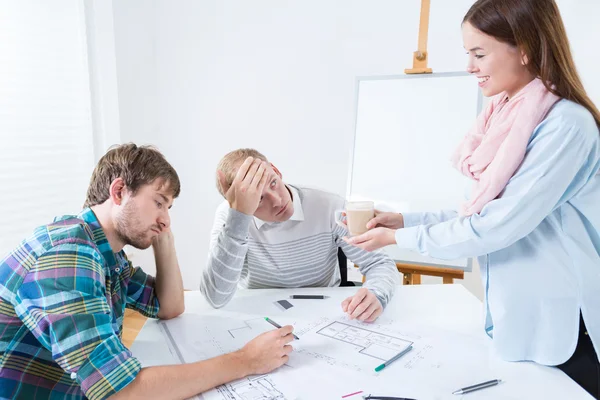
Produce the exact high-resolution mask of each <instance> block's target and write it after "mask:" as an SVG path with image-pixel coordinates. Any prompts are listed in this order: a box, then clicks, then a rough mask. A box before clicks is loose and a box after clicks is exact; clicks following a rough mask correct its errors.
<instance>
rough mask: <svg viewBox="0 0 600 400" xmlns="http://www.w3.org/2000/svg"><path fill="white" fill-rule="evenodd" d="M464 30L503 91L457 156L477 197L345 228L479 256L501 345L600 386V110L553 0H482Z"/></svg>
mask: <svg viewBox="0 0 600 400" xmlns="http://www.w3.org/2000/svg"><path fill="white" fill-rule="evenodd" d="M462 32H463V44H464V47H465V49H466V50H467V51H468V54H469V63H468V66H467V71H468V72H469V73H471V74H473V75H476V76H477V78H478V79H479V85H480V87H481V89H482V92H483V94H484V95H485V96H492V99H491V102H490V104H489V105H488V107H487V108H486V109H485V110H484V111H483V112H482V113H481V114H480V115H479V117H478V118H477V121H476V122H475V124H474V126H473V128H472V129H471V131H469V132H468V133H467V135H466V136H465V137H464V139H463V141H462V142H461V144H460V145H459V147H458V148H457V150H456V151H455V153H454V156H453V163H454V165H455V167H456V168H457V169H458V170H459V171H460V172H461V173H462V174H463V175H464V176H466V177H467V178H469V179H470V180H471V181H472V190H471V193H470V197H469V198H468V199H467V200H466V201H465V202H464V203H463V204H462V205H461V209H460V210H459V212H456V211H440V212H424V213H408V214H403V215H399V214H392V213H387V215H382V214H380V215H379V216H378V218H380V219H381V220H382V221H384V220H386V221H387V222H383V223H379V224H373V226H374V228H373V229H372V230H370V231H368V232H367V233H365V234H363V235H360V236H355V237H353V238H350V239H346V240H347V242H348V243H350V244H353V245H355V246H358V247H360V248H362V249H368V250H375V249H378V248H380V247H383V246H386V245H390V244H396V245H397V246H398V247H399V248H401V249H405V250H413V251H417V252H419V253H421V254H423V255H428V256H431V257H436V258H440V259H455V258H461V257H472V256H478V260H479V264H480V266H481V268H482V278H483V282H484V287H485V290H486V296H485V301H486V305H485V308H484V309H485V310H486V322H485V330H486V332H487V333H488V334H489V335H490V336H491V337H493V339H494V345H495V347H496V348H497V350H498V352H499V353H500V354H501V355H502V356H503V357H504V358H505V359H506V360H510V361H521V360H532V361H535V362H538V363H540V364H545V365H553V366H558V367H559V368H561V369H562V370H563V371H565V372H566V373H567V374H568V375H569V376H570V377H571V378H573V379H574V380H575V381H576V382H577V383H579V384H580V385H581V386H582V387H584V388H585V389H586V390H587V391H588V392H590V393H591V394H592V395H594V396H595V397H596V398H600V363H599V362H598V350H597V349H600V312H598V311H599V310H598V305H599V304H600V274H598V266H599V265H600V258H599V254H600V243H599V242H598V240H597V238H598V232H599V231H600V211H599V209H598V207H597V204H599V203H600V173H599V171H600V134H599V125H600V113H599V112H598V109H597V108H596V106H595V105H594V104H593V103H592V101H591V100H590V98H589V97H588V96H587V94H586V92H585V90H584V89H583V85H582V83H581V80H580V79H579V76H578V75H577V72H576V68H575V65H574V62H573V59H572V56H571V51H570V48H569V44H568V40H567V37H566V33H565V29H564V26H563V22H562V19H561V16H560V14H559V12H558V7H557V6H556V4H555V2H554V1H553V0H479V1H477V2H476V3H475V4H474V5H473V6H472V7H471V9H470V10H469V11H468V12H467V14H466V15H465V17H464V19H463V24H462ZM399 183H400V182H399ZM384 214H386V213H384ZM384 217H388V218H384ZM573 238H577V240H576V241H575V240H574V239H573ZM517 275H520V276H521V277H524V278H525V279H521V280H515V279H514V277H515V276H517Z"/></svg>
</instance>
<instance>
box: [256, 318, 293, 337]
mask: <svg viewBox="0 0 600 400" xmlns="http://www.w3.org/2000/svg"><path fill="white" fill-rule="evenodd" d="M265 321H267V322H268V323H270V324H271V325H273V326H274V327H275V328H281V325H279V324H278V323H277V322H275V321H273V320H272V319H269V317H265ZM292 336H293V337H294V339H296V340H300V338H299V337H298V336H296V335H294V334H293V333H292Z"/></svg>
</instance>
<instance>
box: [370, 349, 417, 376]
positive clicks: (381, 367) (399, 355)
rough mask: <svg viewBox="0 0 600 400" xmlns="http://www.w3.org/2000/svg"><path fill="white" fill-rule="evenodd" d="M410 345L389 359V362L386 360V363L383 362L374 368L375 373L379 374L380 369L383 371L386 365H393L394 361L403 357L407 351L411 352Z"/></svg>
mask: <svg viewBox="0 0 600 400" xmlns="http://www.w3.org/2000/svg"><path fill="white" fill-rule="evenodd" d="M412 348H413V347H412V344H411V345H410V346H408V347H407V348H405V349H404V350H402V351H401V352H400V353H398V354H396V355H395V356H394V357H392V358H390V359H389V360H387V361H386V362H384V363H383V364H381V365H380V366H379V367H377V368H375V372H379V371H381V370H382V369H384V368H385V367H387V366H388V365H390V364H391V363H393V362H394V361H396V360H397V359H399V358H400V357H402V356H403V355H405V354H406V353H408V352H409V351H411V350H412Z"/></svg>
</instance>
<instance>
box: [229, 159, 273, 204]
mask: <svg viewBox="0 0 600 400" xmlns="http://www.w3.org/2000/svg"><path fill="white" fill-rule="evenodd" d="M248 157H252V158H254V159H259V160H263V161H269V160H267V157H265V156H264V155H263V154H262V153H260V152H259V151H258V150H254V149H237V150H234V151H231V152H229V153H227V154H225V156H224V157H223V158H222V159H221V161H219V164H218V165H217V171H221V172H222V173H223V175H224V176H225V182H226V184H227V187H229V186H231V184H232V183H233V179H234V178H235V175H236V174H237V171H238V169H239V168H240V165H242V163H243V162H244V161H245V160H246V158H248ZM217 190H218V191H219V193H221V195H222V196H223V197H225V193H223V189H222V188H221V184H220V183H219V175H217Z"/></svg>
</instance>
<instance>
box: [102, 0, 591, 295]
mask: <svg viewBox="0 0 600 400" xmlns="http://www.w3.org/2000/svg"><path fill="white" fill-rule="evenodd" d="M591 1H592V0H590V2H591ZM431 3H432V4H431V20H430V26H429V28H430V33H429V52H430V63H429V65H430V66H431V67H432V68H433V69H434V71H435V72H442V71H457V70H461V71H462V70H463V69H464V66H465V63H466V55H465V52H464V49H463V48H462V40H461V35H460V22H461V21H462V17H463V15H464V13H465V12H466V11H467V9H468V8H469V6H470V5H471V3H472V0H453V1H451V2H450V1H444V0H433V1H432V2H431ZM560 3H561V5H562V4H563V3H564V4H565V7H568V9H565V11H564V14H565V19H566V20H567V26H568V30H569V34H570V35H571V41H572V43H573V47H574V50H575V56H576V59H577V62H578V65H580V67H581V70H580V72H581V73H582V75H584V80H585V82H586V84H587V86H588V90H589V91H590V92H594V93H600V80H599V79H598V78H597V77H596V74H595V73H594V72H595V71H594V69H595V68H596V66H597V65H598V60H597V57H598V55H597V54H594V53H595V52H594V51H593V50H592V49H591V48H590V47H589V45H588V46H587V47H586V45H584V42H585V41H587V42H588V43H589V37H590V36H591V35H590V33H589V30H591V29H596V32H598V31H597V29H598V28H595V27H593V24H592V22H594V21H592V20H591V18H592V15H594V13H590V12H589V9H587V8H586V7H584V2H583V1H579V2H572V1H571V0H562V1H561V2H560ZM573 3H576V4H573ZM419 7H420V1H419V0H410V1H409V0H403V1H397V0H381V1H376V2H373V1H371V2H367V1H361V0H329V1H323V0H320V1H317V0H303V1H291V0H255V1H252V2H248V1H243V0H230V1H228V2H222V1H218V0H204V1H201V2H200V1H192V0H187V1H178V2H169V1H164V0H152V1H145V0H129V1H127V2H123V1H114V2H113V9H114V17H115V21H114V25H115V42H116V53H117V73H118V81H119V107H120V117H121V124H120V128H121V139H122V141H129V140H133V141H135V142H138V143H153V144H156V145H157V146H158V147H159V148H160V149H161V150H162V151H163V152H164V153H165V154H166V156H167V158H168V159H169V160H170V161H171V162H172V163H173V165H174V166H175V167H176V168H177V170H178V172H179V174H180V177H181V180H182V194H181V198H180V199H178V200H177V201H176V203H175V205H174V207H173V210H172V218H173V230H174V232H175V235H176V240H177V246H178V247H177V249H178V253H179V260H180V264H181V267H182V269H183V272H184V283H185V286H186V288H189V289H195V288H197V286H198V282H199V280H200V276H201V270H202V268H203V266H204V264H205V260H206V257H207V253H208V238H209V232H210V227H211V225H212V220H213V215H214V210H215V208H216V207H217V205H218V204H219V202H220V201H221V199H220V197H219V195H218V193H217V191H216V189H215V188H214V169H215V166H216V164H217V162H218V160H219V159H220V157H222V156H223V155H224V154H225V153H226V152H227V151H229V150H232V149H234V148H238V147H245V146H251V147H255V148H257V149H259V150H260V151H262V152H264V153H265V154H266V155H267V156H268V157H269V158H270V159H271V161H273V162H274V163H275V164H276V165H277V166H278V167H279V169H280V170H281V171H282V172H283V175H284V179H285V180H287V181H288V182H294V183H302V184H309V185H312V186H317V187H321V188H326V189H328V190H330V191H333V192H336V193H339V194H342V195H344V194H345V193H346V178H347V173H348V161H349V149H350V144H349V143H348V140H349V139H350V138H351V137H352V135H353V124H354V101H355V77H356V76H364V75H387V74H400V73H403V71H404V68H408V67H411V66H412V65H411V63H412V52H413V51H414V50H415V49H416V43H417V33H418V20H419ZM595 15H598V13H597V12H596V13H595ZM582 17H585V18H586V19H585V21H589V23H588V25H586V26H582V25H580V21H581V18H582ZM595 37H598V35H596V36H595ZM591 57H595V59H593V58H591ZM595 96H596V97H595V98H596V101H597V102H600V99H598V95H597V94H595ZM399 152H400V150H399ZM375 158H376V155H374V159H375ZM134 257H137V259H134V261H135V262H137V263H141V265H144V266H146V267H147V269H148V270H150V271H151V270H152V257H151V256H150V254H149V253H148V252H146V253H145V254H144V253H143V254H136V255H135V256H134ZM469 279H471V280H472V281H473V283H472V285H473V287H474V289H472V290H473V291H474V292H478V293H480V292H479V291H480V283H479V281H478V278H477V277H476V276H475V277H473V278H469ZM469 285H471V284H469ZM477 285H479V287H477Z"/></svg>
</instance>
